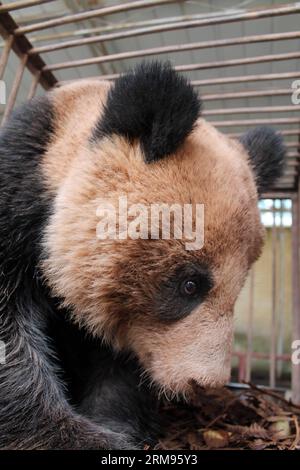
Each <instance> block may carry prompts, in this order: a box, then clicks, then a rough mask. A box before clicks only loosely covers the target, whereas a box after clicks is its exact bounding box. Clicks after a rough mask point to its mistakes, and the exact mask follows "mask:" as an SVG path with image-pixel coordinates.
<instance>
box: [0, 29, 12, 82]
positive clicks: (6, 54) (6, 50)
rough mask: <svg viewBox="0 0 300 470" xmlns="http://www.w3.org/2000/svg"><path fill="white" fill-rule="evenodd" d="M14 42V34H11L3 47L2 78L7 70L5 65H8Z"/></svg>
mask: <svg viewBox="0 0 300 470" xmlns="http://www.w3.org/2000/svg"><path fill="white" fill-rule="evenodd" d="M13 42H14V36H13V35H12V34H10V35H9V36H8V37H7V38H6V40H5V42H4V47H3V50H2V54H1V58H0V80H2V78H3V74H4V71H5V67H6V65H7V61H8V57H9V53H10V51H11V48H12V45H13Z"/></svg>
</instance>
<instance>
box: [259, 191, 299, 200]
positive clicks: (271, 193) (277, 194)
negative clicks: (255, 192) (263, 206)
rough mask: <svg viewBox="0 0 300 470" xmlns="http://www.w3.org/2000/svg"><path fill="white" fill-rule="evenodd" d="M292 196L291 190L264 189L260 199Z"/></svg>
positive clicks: (293, 194)
mask: <svg viewBox="0 0 300 470" xmlns="http://www.w3.org/2000/svg"><path fill="white" fill-rule="evenodd" d="M294 196H295V193H294V192H291V191H283V192H280V191H276V192H275V191H266V192H264V193H263V194H262V195H261V196H260V199H275V198H276V199H292V198H293V197H294Z"/></svg>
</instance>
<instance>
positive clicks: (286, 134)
mask: <svg viewBox="0 0 300 470" xmlns="http://www.w3.org/2000/svg"><path fill="white" fill-rule="evenodd" d="M278 133H279V134H280V135H285V136H293V135H299V129H293V130H289V131H282V130H280V131H278ZM226 135H227V136H228V137H232V138H237V137H240V136H241V135H243V132H234V133H230V134H226Z"/></svg>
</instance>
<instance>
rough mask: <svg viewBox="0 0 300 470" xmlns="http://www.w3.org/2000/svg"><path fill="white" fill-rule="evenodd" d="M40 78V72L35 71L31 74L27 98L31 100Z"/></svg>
mask: <svg viewBox="0 0 300 470" xmlns="http://www.w3.org/2000/svg"><path fill="white" fill-rule="evenodd" d="M40 78H41V72H37V73H36V74H35V75H33V76H32V82H31V86H30V90H29V93H28V96H27V99H28V100H31V99H32V98H33V97H34V95H35V93H36V89H37V87H38V84H39V81H40Z"/></svg>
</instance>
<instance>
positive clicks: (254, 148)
mask: <svg viewBox="0 0 300 470" xmlns="http://www.w3.org/2000/svg"><path fill="white" fill-rule="evenodd" d="M240 142H241V143H242V144H243V146H244V147H245V148H246V150H247V152H248V154H249V157H250V163H251V165H252V168H253V171H254V174H255V176H256V184H257V189H258V192H259V193H261V192H262V191H264V190H266V189H270V187H271V186H272V185H273V183H274V182H275V181H276V180H277V179H278V178H279V177H280V176H281V175H282V173H283V169H284V157H285V154H286V148H285V145H284V143H283V138H282V137H281V135H280V134H278V133H276V132H275V131H274V130H273V129H271V128H270V127H256V128H255V129H252V130H251V131H249V132H247V133H246V134H244V135H242V137H241V138H240Z"/></svg>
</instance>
